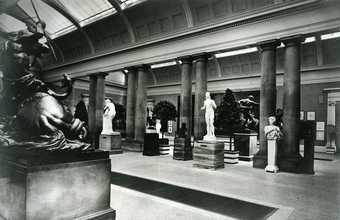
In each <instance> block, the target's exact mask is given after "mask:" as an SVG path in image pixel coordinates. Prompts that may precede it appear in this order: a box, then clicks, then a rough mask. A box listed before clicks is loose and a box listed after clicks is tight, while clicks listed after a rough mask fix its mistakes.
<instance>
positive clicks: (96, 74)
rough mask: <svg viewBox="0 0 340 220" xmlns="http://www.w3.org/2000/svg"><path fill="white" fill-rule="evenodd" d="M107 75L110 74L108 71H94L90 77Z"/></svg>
mask: <svg viewBox="0 0 340 220" xmlns="http://www.w3.org/2000/svg"><path fill="white" fill-rule="evenodd" d="M107 75H109V74H108V73H107V72H99V73H92V74H90V75H89V76H90V77H104V78H105V77H106V76H107Z"/></svg>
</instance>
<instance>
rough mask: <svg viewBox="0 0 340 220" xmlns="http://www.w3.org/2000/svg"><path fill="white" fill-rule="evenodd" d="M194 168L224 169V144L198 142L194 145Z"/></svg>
mask: <svg viewBox="0 0 340 220" xmlns="http://www.w3.org/2000/svg"><path fill="white" fill-rule="evenodd" d="M194 166H195V167H199V168H206V169H213V170H215V169H218V168H223V167H224V143H221V142H208V141H198V142H195V145H194Z"/></svg>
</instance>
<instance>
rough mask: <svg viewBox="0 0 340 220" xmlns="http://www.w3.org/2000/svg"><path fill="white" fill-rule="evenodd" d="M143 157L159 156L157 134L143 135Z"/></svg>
mask: <svg viewBox="0 0 340 220" xmlns="http://www.w3.org/2000/svg"><path fill="white" fill-rule="evenodd" d="M143 155H145V156H158V155H159V143H158V134H157V133H145V134H144V147H143Z"/></svg>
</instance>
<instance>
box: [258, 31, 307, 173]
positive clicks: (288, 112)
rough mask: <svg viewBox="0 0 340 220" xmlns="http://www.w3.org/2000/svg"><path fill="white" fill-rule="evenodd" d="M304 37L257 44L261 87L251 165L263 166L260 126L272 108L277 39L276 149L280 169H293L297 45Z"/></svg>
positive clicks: (296, 137) (297, 117)
mask: <svg viewBox="0 0 340 220" xmlns="http://www.w3.org/2000/svg"><path fill="white" fill-rule="evenodd" d="M303 40H304V38H303V37H302V36H300V35H298V36H293V37H288V38H284V39H281V40H272V41H265V42H261V43H259V44H258V47H259V49H260V52H261V88H260V130H259V133H260V134H259V136H260V150H259V152H258V153H257V155H255V157H254V163H253V166H254V167H256V168H264V167H265V166H266V163H267V142H266V138H265V134H264V127H265V126H266V125H268V117H269V116H273V115H275V111H276V48H277V46H279V45H280V43H281V42H283V44H284V45H285V48H284V58H285V59H284V60H285V65H284V76H283V79H284V82H283V112H284V114H283V134H284V139H283V140H284V143H283V145H282V147H283V149H281V150H279V151H280V152H281V155H280V169H281V170H286V171H294V170H295V169H296V167H297V164H298V162H299V160H300V154H299V120H300V99H301V93H300V84H301V75H300V68H301V63H300V62H301V60H300V59H301V58H300V46H301V42H302V41H303Z"/></svg>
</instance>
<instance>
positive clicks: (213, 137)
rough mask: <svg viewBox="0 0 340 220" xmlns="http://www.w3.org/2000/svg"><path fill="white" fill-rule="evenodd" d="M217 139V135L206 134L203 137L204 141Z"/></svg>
mask: <svg viewBox="0 0 340 220" xmlns="http://www.w3.org/2000/svg"><path fill="white" fill-rule="evenodd" d="M215 140H216V137H215V136H210V135H205V136H204V137H203V141H215Z"/></svg>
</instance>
